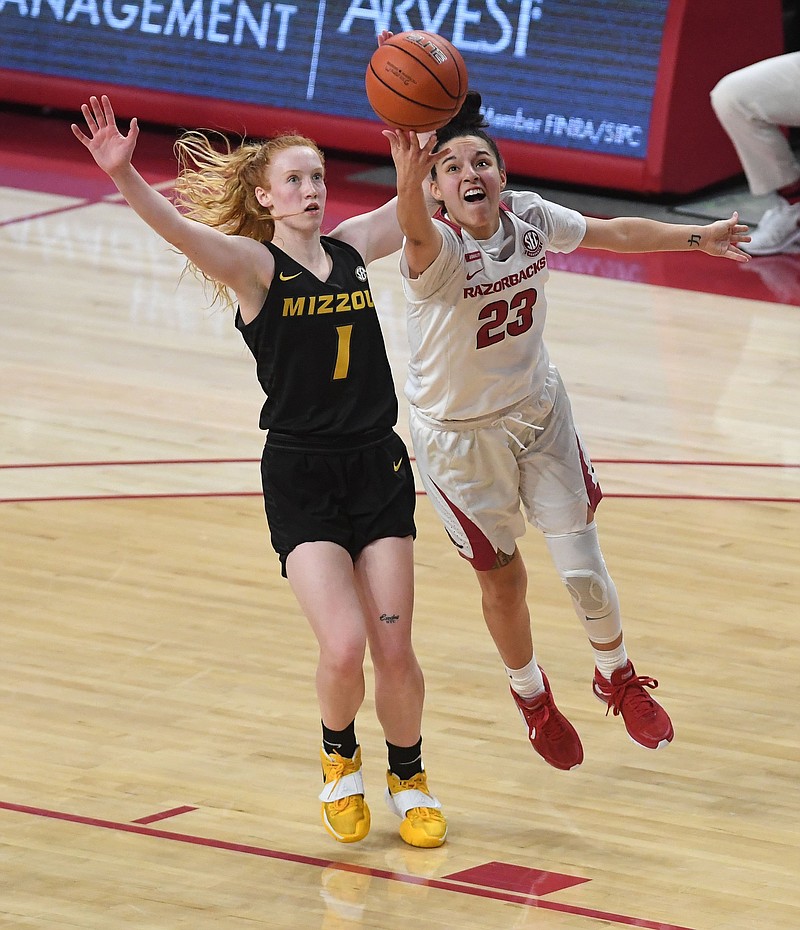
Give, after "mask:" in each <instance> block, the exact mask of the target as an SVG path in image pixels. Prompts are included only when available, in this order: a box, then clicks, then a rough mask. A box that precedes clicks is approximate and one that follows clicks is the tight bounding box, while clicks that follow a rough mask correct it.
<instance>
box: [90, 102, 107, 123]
mask: <svg viewBox="0 0 800 930" xmlns="http://www.w3.org/2000/svg"><path fill="white" fill-rule="evenodd" d="M89 103H90V105H91V107H92V114H93V116H94V121H95V123H96V124H97V125H98V126H99V127H100V128H101V129H102V128H103V127H104V126H105V125H106V118H105V115H104V113H103V107H102V106H101V104H100V101H99V100H98V99H97V97H90V98H89Z"/></svg>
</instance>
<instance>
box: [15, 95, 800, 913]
mask: <svg viewBox="0 0 800 930" xmlns="http://www.w3.org/2000/svg"><path fill="white" fill-rule="evenodd" d="M73 118H74V117H73ZM0 122H1V123H2V132H0V241H1V242H2V251H0V262H1V263H2V279H3V294H4V299H3V309H2V314H0V371H1V372H2V376H1V377H2V381H1V383H2V390H1V391H0V598H2V603H3V608H4V609H3V617H4V623H3V631H4V636H3V644H2V645H3V648H2V666H1V667H2V675H0V699H1V700H2V708H3V713H2V715H0V745H2V749H3V753H2V754H3V760H4V761H3V764H2V778H1V779H0V863H2V868H0V927H7V928H14V930H23V928H25V930H28V928H30V930H33V928H36V930H69V928H81V930H121V928H128V927H130V928H134V927H135V928H137V930H175V928H179V927H189V928H192V930H210V928H214V930H219V928H225V930H236V928H243V930H244V928H260V927H269V928H273V927H274V928H286V930H300V928H302V930H309V928H313V930H317V928H319V930H405V928H408V927H411V926H417V925H424V926H426V927H428V928H431V930H433V928H442V930H453V928H459V930H522V928H528V930H533V928H536V930H594V928H601V927H604V928H605V927H614V928H624V927H637V928H650V930H723V928H724V930H762V928H763V930H796V928H797V927H798V926H800V906H799V904H798V894H797V887H798V879H800V833H798V822H800V780H799V779H798V774H797V773H798V764H800V727H799V726H798V722H797V713H796V710H795V706H794V704H795V701H794V690H795V686H796V681H797V676H798V668H800V646H798V636H797V618H796V614H797V602H798V587H797V582H798V578H800V537H799V536H798V529H797V526H798V504H800V423H799V422H798V415H797V371H798V348H800V309H798V308H800V255H794V256H775V257H774V258H761V259H756V260H753V261H752V262H750V263H749V264H748V265H746V266H739V265H737V264H736V263H733V262H726V261H722V260H715V259H712V258H710V257H708V256H705V255H697V254H692V255H689V254H669V255H667V254H663V255H655V256H619V255H612V254H609V253H604V252H589V251H587V250H578V252H577V253H575V254H574V255H571V256H552V261H551V268H552V269H553V270H552V274H551V279H550V283H549V285H548V287H549V304H550V311H549V320H548V326H547V331H546V334H545V339H546V342H547V344H548V347H549V349H550V353H551V356H552V358H553V360H554V361H555V363H556V364H557V365H558V366H559V368H560V370H561V372H562V375H563V377H564V380H565V382H566V384H567V386H568V388H569V390H570V394H571V398H572V402H573V407H574V410H575V415H576V419H577V421H578V423H579V425H580V427H581V431H582V434H583V439H584V441H585V444H586V446H587V448H588V450H589V451H590V453H591V455H592V458H593V460H594V463H595V467H596V469H597V472H598V475H599V479H600V482H601V485H602V487H603V489H604V492H605V495H606V496H605V500H604V502H603V504H602V506H601V508H600V510H599V512H598V522H599V527H600V534H601V541H602V544H603V550H604V554H605V557H606V560H607V562H608V564H609V568H610V571H611V573H612V575H613V577H614V578H615V581H616V583H617V586H618V588H619V591H620V597H621V602H622V608H623V617H624V620H625V629H626V642H627V646H628V650H629V653H630V655H631V657H632V659H633V661H634V662H635V663H636V666H637V671H638V672H639V673H641V674H647V675H652V676H653V677H655V678H657V679H658V680H659V682H660V686H659V689H658V691H657V693H656V696H657V697H658V699H659V700H660V701H661V702H662V703H663V704H664V706H665V707H666V708H667V709H668V710H669V712H670V714H671V716H672V719H673V723H674V725H675V733H676V735H675V740H674V742H673V744H672V745H671V746H669V747H668V748H666V749H664V750H661V751H659V752H648V751H647V750H645V749H642V748H641V747H639V746H637V745H634V744H633V743H632V742H631V741H630V740H629V739H628V738H627V737H626V735H625V732H624V727H623V725H622V723H621V721H620V719H618V718H613V717H610V716H609V717H605V716H604V710H603V707H602V705H601V704H599V703H598V702H597V701H596V700H595V699H594V698H593V696H592V693H591V687H590V683H591V678H592V660H591V653H590V651H589V649H588V646H587V645H586V642H585V638H584V634H583V631H582V629H581V628H580V627H579V624H578V623H577V621H576V618H575V616H574V613H573V611H572V608H571V606H570V603H569V599H568V597H567V595H566V592H565V591H564V590H563V587H562V585H561V583H560V581H559V579H558V578H557V576H556V574H555V570H554V569H553V567H552V565H551V563H550V561H549V557H548V555H547V552H546V549H545V547H544V545H543V543H542V540H541V539H540V538H539V537H538V535H537V534H536V533H535V531H533V530H529V532H528V534H527V535H526V537H525V538H524V539H523V540H522V542H521V546H520V548H521V549H522V551H523V554H524V556H525V559H526V562H527V564H528V568H529V574H530V580H529V603H530V605H531V611H532V615H533V619H534V636H535V641H536V647H537V655H538V657H539V659H540V661H541V663H542V665H543V666H544V668H545V669H546V671H547V673H548V676H549V678H550V681H551V683H552V684H553V688H554V692H555V694H556V695H557V698H558V702H559V705H560V707H561V708H562V709H563V710H564V711H565V713H566V714H567V715H568V716H569V718H570V719H571V720H572V722H573V723H574V724H575V726H576V727H577V729H578V731H579V732H580V734H581V738H582V740H583V743H584V747H585V751H586V759H585V762H584V763H583V765H582V766H580V768H578V769H576V770H574V771H572V772H569V773H564V772H560V771H556V770H555V769H552V768H550V767H548V766H547V765H546V764H545V763H544V762H543V761H542V760H541V759H540V758H539V757H538V756H537V755H536V754H535V753H534V752H533V751H532V750H531V747H530V745H529V743H528V741H527V739H526V734H525V729H524V727H523V726H522V723H521V721H520V719H519V717H518V715H517V712H516V709H515V707H514V705H513V702H512V701H511V699H510V697H509V695H508V689H507V685H506V683H505V679H504V674H503V669H502V667H501V665H500V664H499V660H498V658H497V656H496V653H495V650H494V646H493V645H492V643H491V641H490V639H489V636H488V633H487V632H486V630H485V628H484V625H483V620H482V617H481V612H480V603H479V592H478V587H477V583H476V582H475V580H474V577H473V575H472V571H471V569H470V568H469V567H468V566H467V565H466V563H464V562H463V561H461V560H460V559H459V558H458V556H457V555H456V553H455V551H454V550H453V547H452V545H451V544H450V542H449V541H448V539H447V537H446V536H445V534H444V532H443V531H442V530H441V528H440V526H439V524H438V523H437V521H436V519H435V516H434V513H433V510H432V508H431V507H430V505H429V503H428V501H427V500H426V498H425V497H424V496H423V495H421V494H420V496H419V501H418V520H417V523H418V541H417V546H416V580H417V605H416V619H415V630H416V634H415V643H416V647H417V652H418V655H419V658H420V662H421V664H422V667H423V670H424V673H425V677H426V685H427V697H426V710H425V718H424V721H423V735H424V757H425V764H426V768H427V769H428V772H429V776H430V780H431V787H432V788H433V790H434V791H435V792H436V793H437V795H438V796H439V797H440V799H441V800H442V803H443V805H444V809H445V811H446V814H447V816H448V820H449V835H448V840H447V842H446V844H445V845H444V846H443V847H441V848H440V849H433V850H420V849H412V848H410V847H407V846H405V845H404V844H403V842H402V841H401V840H400V838H399V836H398V834H397V827H398V824H399V821H398V820H397V819H396V818H394V817H393V815H391V814H390V813H389V811H388V810H387V809H386V808H385V806H384V805H383V801H382V797H381V795H382V790H383V786H384V784H385V782H384V765H385V746H384V744H383V740H382V735H381V731H380V728H379V727H378V725H377V721H376V719H375V714H374V707H373V703H372V700H371V697H370V696H369V693H368V697H367V701H366V703H365V705H364V707H363V709H362V712H361V714H360V715H359V718H358V721H357V724H358V734H359V739H360V742H361V744H362V747H363V753H364V759H365V763H364V770H365V779H366V787H367V799H368V801H369V802H370V805H371V808H372V819H373V826H372V831H371V833H370V834H369V836H368V837H367V839H366V840H364V841H363V842H362V843H360V844H355V845H350V846H345V845H339V844H337V843H335V842H334V841H333V840H332V839H331V838H330V837H329V836H328V835H327V833H325V831H324V830H323V828H322V825H321V823H320V814H319V802H318V801H317V794H318V792H319V790H320V786H321V777H320V772H319V763H318V747H319V719H318V708H317V702H316V696H315V692H314V687H313V678H314V668H315V663H316V646H315V642H314V640H313V636H312V634H311V632H310V629H309V628H308V625H307V623H306V621H305V620H304V618H303V617H302V615H301V614H300V611H299V609H298V608H297V606H296V604H295V601H294V598H293V596H292V594H291V592H290V590H289V587H288V584H287V583H286V582H285V580H283V579H281V577H280V571H279V566H278V561H277V558H276V557H275V556H274V554H273V552H272V550H271V549H270V546H269V539H268V535H267V531H266V526H265V520H264V516H263V508H262V501H261V494H260V484H259V481H260V478H259V467H258V460H259V458H260V454H261V447H262V444H263V436H262V435H261V434H260V433H259V431H258V428H257V422H258V413H259V410H260V406H261V402H262V396H261V391H260V388H259V385H258V383H257V381H256V378H255V372H254V365H253V362H252V358H251V357H250V355H249V352H248V351H247V349H246V347H245V345H244V343H243V341H242V339H241V337H240V336H239V334H238V333H237V332H236V330H235V329H234V327H233V322H232V319H231V317H230V314H229V313H228V312H225V311H222V310H219V309H217V308H212V309H209V308H208V306H207V299H206V298H205V296H204V294H203V290H202V288H201V286H200V284H199V283H198V282H197V281H196V280H194V279H193V278H191V277H188V276H187V277H185V278H183V280H180V281H179V279H180V277H181V270H182V266H183V263H182V259H181V257H180V256H179V255H176V254H175V253H173V252H171V251H170V250H169V249H168V248H167V247H166V246H165V245H164V243H163V242H161V241H160V240H159V239H158V238H157V237H156V236H155V235H154V234H152V233H151V232H150V231H149V230H148V229H147V228H146V227H145V226H144V225H143V224H142V223H141V221H139V220H138V219H137V217H136V216H135V215H134V214H133V213H132V211H131V210H130V209H129V208H128V207H127V206H126V205H125V204H124V203H123V202H121V200H120V198H119V197H118V196H117V195H116V194H115V192H114V189H113V187H112V185H111V183H110V182H109V181H108V180H107V179H106V178H105V176H104V175H102V174H101V172H100V171H99V169H97V168H96V166H95V165H94V164H93V162H92V161H91V159H90V157H89V156H88V154H87V153H86V152H85V150H84V149H83V148H82V147H81V146H80V145H79V144H78V142H77V141H76V140H75V139H74V137H73V136H72V135H71V133H70V131H69V126H68V122H69V120H68V119H67V118H62V116H59V115H54V116H52V117H51V118H49V119H48V118H44V117H39V116H34V115H33V114H32V113H30V112H28V111H25V110H22V109H13V108H10V109H7V110H5V111H3V112H2V113H0ZM134 160H135V163H136V164H137V166H138V167H139V169H140V170H141V171H142V172H143V173H144V174H145V176H146V177H147V179H148V180H149V181H150V182H151V183H154V184H157V185H162V189H163V190H168V189H169V186H170V182H171V180H172V178H173V177H174V161H173V159H172V155H171V138H170V137H169V136H168V135H166V134H164V133H159V132H155V131H153V130H151V129H149V128H148V127H145V128H144V131H143V134H142V136H141V138H140V144H139V148H138V150H137V157H136V158H135V159H134ZM391 184H392V178H391V172H390V171H389V169H388V168H387V162H381V161H379V160H372V161H363V162H360V161H343V160H340V159H336V158H331V160H330V164H329V166H328V188H329V198H330V199H329V205H328V212H327V217H326V223H325V228H326V229H327V228H331V227H332V226H333V225H335V224H336V223H337V222H338V221H339V220H341V219H342V218H344V217H345V216H348V215H351V214H352V213H354V212H357V211H361V210H366V209H370V208H371V207H373V206H377V205H378V204H379V203H381V202H383V201H384V200H385V199H387V198H388V197H390V196H391V195H392V187H391ZM542 192H543V193H544V194H545V195H546V196H549V197H551V198H552V199H555V200H560V201H561V202H562V203H565V204H567V205H569V206H574V207H576V208H578V209H582V210H583V211H584V212H593V211H594V212H596V213H598V215H611V214H612V212H614V210H615V209H616V210H617V212H638V213H641V214H643V215H659V217H660V218H663V217H665V216H666V217H667V218H669V217H670V216H671V218H672V219H673V220H674V221H676V222H683V221H685V219H686V216H687V214H693V215H697V216H698V217H703V213H704V211H705V212H706V213H708V212H709V211H711V215H712V216H720V215H723V214H724V212H726V211H727V209H728V206H729V201H730V199H734V200H735V199H736V192H731V191H726V192H722V193H719V194H714V198H716V199H719V198H723V200H724V210H723V212H722V213H714V210H715V209H722V206H721V205H720V204H719V203H717V204H714V203H711V204H709V202H708V199H706V200H702V201H699V202H696V203H690V204H681V205H676V207H675V208H670V209H668V208H665V207H657V206H656V205H654V204H652V203H639V204H637V203H633V202H630V203H628V202H625V203H622V202H619V201H616V202H615V201H611V200H609V198H603V199H601V200H597V199H593V198H589V197H588V196H587V195H585V194H581V193H580V192H579V191H575V190H572V191H561V192H560V191H556V190H552V189H549V188H548V189H546V190H543V191H542ZM714 198H712V199H714ZM725 198H728V199H725ZM741 201H742V211H741V212H742V214H743V216H745V218H750V219H754V220H757V219H758V217H759V216H760V211H761V209H762V205H760V204H753V203H751V202H749V201H748V200H747V198H746V197H745V196H744V194H742V196H741ZM748 210H749V211H750V215H749V216H748ZM699 221H701V222H704V221H705V219H704V218H702V219H700V220H699ZM370 280H371V286H372V290H373V294H374V295H375V298H376V303H377V305H378V307H379V309H380V312H381V317H382V321H383V325H384V333H385V338H386V343H387V347H388V350H389V354H390V358H391V360H392V364H393V368H394V372H395V376H396V382H397V386H398V391H399V392H400V393H401V416H400V421H399V425H398V431H399V432H400V433H401V435H402V436H403V437H404V438H405V439H406V441H408V430H407V425H406V408H405V405H404V402H402V386H403V381H404V367H405V362H406V337H405V327H404V317H403V304H402V296H401V290H400V286H399V278H398V272H397V257H396V256H393V257H390V258H389V259H386V260H384V261H382V262H380V263H376V265H374V266H372V267H371V269H370ZM368 671H369V669H368ZM368 691H369V682H368Z"/></svg>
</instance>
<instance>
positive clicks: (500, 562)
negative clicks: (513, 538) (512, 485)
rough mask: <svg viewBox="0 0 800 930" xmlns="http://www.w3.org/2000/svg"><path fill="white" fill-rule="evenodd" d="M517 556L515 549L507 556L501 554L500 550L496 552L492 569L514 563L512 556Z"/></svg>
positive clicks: (503, 553)
mask: <svg viewBox="0 0 800 930" xmlns="http://www.w3.org/2000/svg"><path fill="white" fill-rule="evenodd" d="M516 554H517V550H516V547H515V548H514V551H513V552H512V553H511V555H508V554H507V553H505V552H501V550H500V549H498V550H497V558H496V559H495V560H494V565H493V566H492V568H503V566H504V565H508V563H509V562H513V561H514V556H515V555H516Z"/></svg>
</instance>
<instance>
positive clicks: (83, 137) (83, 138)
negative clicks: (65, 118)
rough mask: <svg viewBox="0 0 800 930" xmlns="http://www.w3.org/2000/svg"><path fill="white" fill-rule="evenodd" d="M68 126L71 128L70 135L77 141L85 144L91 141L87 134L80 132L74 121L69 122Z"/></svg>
mask: <svg viewBox="0 0 800 930" xmlns="http://www.w3.org/2000/svg"><path fill="white" fill-rule="evenodd" d="M69 128H70V129H71V130H72V135H73V136H75V138H76V139H77V140H78V142H82V143H83V144H84V145H85V146H88V145H89V143H90V142H91V139H90V138H89V137H88V136H86V135H84V133H83V132H81V130H80V128H79V127H78V126H76V125H75V123H70V127H69Z"/></svg>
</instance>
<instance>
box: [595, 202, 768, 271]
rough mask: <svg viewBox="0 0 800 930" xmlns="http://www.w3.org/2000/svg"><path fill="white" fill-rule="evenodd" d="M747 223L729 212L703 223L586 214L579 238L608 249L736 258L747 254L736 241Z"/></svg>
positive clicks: (739, 259) (742, 239) (740, 259)
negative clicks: (602, 216)
mask: <svg viewBox="0 0 800 930" xmlns="http://www.w3.org/2000/svg"><path fill="white" fill-rule="evenodd" d="M747 233H748V227H747V226H745V225H743V224H741V223H740V222H739V214H738V213H735V212H734V213H733V214H731V216H730V217H729V218H728V219H727V220H717V221H716V222H714V223H709V224H708V225H706V226H690V225H683V224H674V223H661V222H659V221H658V220H650V219H645V218H644V217H634V216H620V217H616V218H614V219H610V220H602V219H597V218H596V217H587V218H586V235H585V236H584V237H583V240H582V242H581V245H582V246H585V247H586V248H587V249H608V250H609V251H611V252H691V251H697V252H706V253H707V254H708V255H715V256H718V257H721V258H729V259H732V260H733V261H736V262H747V261H749V260H750V256H749V255H748V254H747V253H746V252H743V251H742V250H741V249H740V248H739V245H740V243H742V242H749V241H750V237H749V236H748V234H747Z"/></svg>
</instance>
